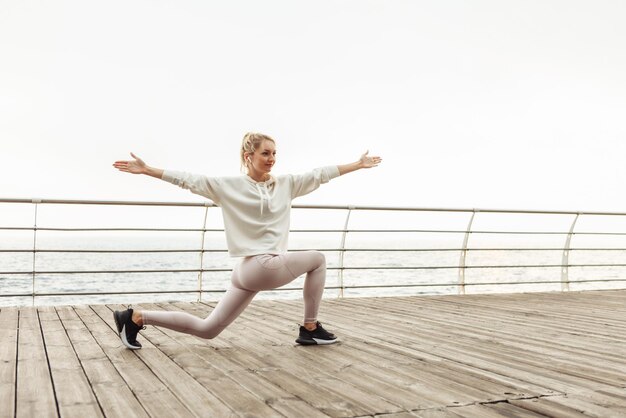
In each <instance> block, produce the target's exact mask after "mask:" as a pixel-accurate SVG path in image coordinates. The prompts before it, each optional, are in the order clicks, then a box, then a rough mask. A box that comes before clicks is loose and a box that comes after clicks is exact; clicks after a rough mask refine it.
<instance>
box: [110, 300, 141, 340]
mask: <svg viewBox="0 0 626 418" xmlns="http://www.w3.org/2000/svg"><path fill="white" fill-rule="evenodd" d="M113 318H114V319H115V326H116V327H117V332H118V333H119V334H120V338H121V339H122V342H123V343H124V345H125V346H126V347H128V348H130V349H131V350H139V349H140V348H141V343H139V341H137V333H138V332H139V331H140V330H142V329H145V328H146V327H140V326H139V325H137V324H135V323H134V322H133V320H132V318H133V310H132V309H131V308H128V309H126V310H125V311H121V312H120V311H115V312H113Z"/></svg>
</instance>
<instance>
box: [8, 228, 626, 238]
mask: <svg viewBox="0 0 626 418" xmlns="http://www.w3.org/2000/svg"><path fill="white" fill-rule="evenodd" d="M0 231H49V232H224V229H223V228H222V229H219V228H207V229H202V228H46V227H37V228H34V227H0ZM289 232H292V233H344V232H347V233H392V234H399V233H413V234H418V233H422V234H465V233H467V232H468V231H462V230H443V229H292V230H290V231H289ZM469 233H470V234H481V235H489V234H492V235H567V234H569V233H570V232H568V231H490V230H482V231H480V230H478V231H469ZM571 234H572V235H599V236H603V235H615V236H622V235H626V232H588V231H581V232H572V233H571Z"/></svg>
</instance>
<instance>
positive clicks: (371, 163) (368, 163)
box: [359, 150, 383, 168]
mask: <svg viewBox="0 0 626 418" xmlns="http://www.w3.org/2000/svg"><path fill="white" fill-rule="evenodd" d="M367 154H369V150H367V151H365V153H364V154H363V155H361V158H360V160H359V163H360V164H361V168H372V167H376V166H377V165H378V164H380V163H381V161H382V160H383V159H382V158H380V157H370V156H368V155H367Z"/></svg>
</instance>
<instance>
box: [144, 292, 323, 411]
mask: <svg viewBox="0 0 626 418" xmlns="http://www.w3.org/2000/svg"><path fill="white" fill-rule="evenodd" d="M162 305H163V304H162ZM142 306H143V307H145V308H147V309H152V310H161V309H162V308H161V306H156V305H142ZM164 307H166V308H169V309H170V310H181V309H179V308H178V307H176V306H171V305H164ZM195 313H196V314H197V312H195ZM150 328H152V330H150V329H148V330H147V331H151V333H150V334H149V335H150V339H151V340H152V341H154V342H155V343H158V345H159V347H160V348H161V349H163V350H164V352H166V353H167V355H168V356H170V357H172V358H173V359H174V360H175V361H177V362H179V364H181V367H184V368H185V369H186V370H188V371H189V373H191V374H192V375H194V377H196V378H198V379H199V380H200V381H201V383H203V384H205V385H206V386H207V388H209V389H210V390H211V391H212V392H213V393H215V394H216V395H217V396H219V397H220V398H221V399H223V400H224V401H225V402H227V403H228V404H229V405H231V407H232V408H234V409H236V410H237V411H242V412H250V413H252V412H254V410H256V411H257V412H264V414H263V415H261V414H260V413H259V414H258V416H271V415H274V414H276V413H278V414H282V415H285V416H294V414H296V415H303V416H311V417H318V416H320V417H321V416H326V415H325V414H322V413H321V412H319V411H318V410H316V409H314V408H313V407H311V406H310V405H309V404H307V403H305V402H303V401H302V400H300V399H298V398H296V397H295V396H293V395H292V394H291V393H290V392H287V391H285V390H283V389H282V388H280V387H278V386H276V385H274V384H272V383H271V382H268V381H266V380H265V379H263V377H261V376H259V375H258V374H257V373H255V371H254V370H249V369H247V368H245V367H242V366H241V365H240V364H238V363H237V362H236V358H237V351H236V349H233V348H228V349H224V348H223V347H224V346H225V345H226V346H228V347H231V346H230V343H228V342H224V341H222V342H220V343H219V346H218V347H213V343H214V341H215V340H210V341H209V340H201V339H199V338H197V337H194V336H191V335H187V334H181V333H177V332H175V331H171V330H168V329H166V328H159V329H158V330H157V329H156V328H153V327H150ZM159 334H160V335H159ZM221 337H222V336H220V339H222V338H221ZM180 346H182V347H187V351H188V352H189V353H191V354H193V356H188V355H187V356H184V355H182V354H181V353H180V352H179V347H180ZM206 370H210V373H208V375H210V376H214V377H213V378H211V379H207V378H206V376H207V373H206ZM229 380H231V381H232V383H231V382H229ZM233 385H234V386H233ZM248 393H249V394H250V395H252V398H250V396H249V395H248ZM259 405H263V406H267V407H270V408H271V409H273V410H274V411H269V410H262V411H259Z"/></svg>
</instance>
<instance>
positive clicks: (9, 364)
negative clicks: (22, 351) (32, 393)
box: [0, 307, 18, 418]
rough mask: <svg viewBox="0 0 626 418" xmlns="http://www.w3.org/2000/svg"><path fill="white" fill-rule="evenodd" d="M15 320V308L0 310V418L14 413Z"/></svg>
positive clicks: (16, 312)
mask: <svg viewBox="0 0 626 418" xmlns="http://www.w3.org/2000/svg"><path fill="white" fill-rule="evenodd" d="M17 320H18V310H17V308H8V307H7V308H2V310H1V311H0V405H2V408H0V418H9V417H11V418H13V416H14V415H15V372H16V370H17V332H18V331H17Z"/></svg>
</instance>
